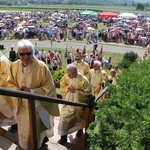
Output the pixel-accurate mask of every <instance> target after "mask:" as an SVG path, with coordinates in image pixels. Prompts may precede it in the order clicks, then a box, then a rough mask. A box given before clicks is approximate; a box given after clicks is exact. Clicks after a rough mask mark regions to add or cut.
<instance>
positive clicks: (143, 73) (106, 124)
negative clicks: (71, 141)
mask: <svg viewBox="0 0 150 150" xmlns="http://www.w3.org/2000/svg"><path fill="white" fill-rule="evenodd" d="M149 66H150V61H145V62H142V63H141V64H137V63H135V64H134V65H132V66H131V67H130V68H129V69H128V70H125V71H124V72H123V74H122V75H121V76H120V78H119V80H118V86H117V87H114V86H112V85H111V86H110V87H109V88H108V92H109V94H108V95H109V97H108V98H107V99H105V100H104V101H102V102H99V103H98V104H97V109H96V110H95V111H94V114H95V116H96V120H95V122H92V123H91V124H90V126H89V128H88V130H87V133H88V134H89V138H88V142H89V149H90V150H150V92H149V91H150V86H149V85H150V69H148V68H149Z"/></svg>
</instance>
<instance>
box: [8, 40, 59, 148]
mask: <svg viewBox="0 0 150 150" xmlns="http://www.w3.org/2000/svg"><path fill="white" fill-rule="evenodd" d="M17 49H18V56H19V58H20V59H19V60H17V61H15V62H12V64H11V67H10V73H11V76H10V79H9V80H8V84H9V88H12V89H16V90H21V91H25V92H31V93H35V94H41V95H45V96H50V97H56V88H55V85H54V82H53V78H52V75H51V73H50V71H49V69H48V67H47V66H46V65H45V63H44V62H42V61H40V60H38V59H37V58H36V57H34V56H33V50H34V47H33V44H32V43H31V42H30V41H29V40H21V41H19V42H18V45H17ZM17 102H18V112H17V124H18V139H19V145H20V146H21V148H22V149H24V150H30V149H31V143H30V142H31V139H30V129H29V107H28V100H27V99H21V98H18V99H17ZM35 110H36V126H37V141H38V148H40V147H41V146H42V143H43V141H44V140H45V138H47V140H48V137H51V136H53V130H52V129H53V126H54V122H53V118H54V116H58V115H59V109H58V105H56V104H54V103H48V102H42V101H35ZM43 113H46V114H48V115H47V116H46V119H45V121H43V119H42V117H41V115H42V114H43Z"/></svg>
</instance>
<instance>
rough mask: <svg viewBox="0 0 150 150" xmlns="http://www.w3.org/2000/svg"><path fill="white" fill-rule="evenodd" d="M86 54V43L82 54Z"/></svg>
mask: <svg viewBox="0 0 150 150" xmlns="http://www.w3.org/2000/svg"><path fill="white" fill-rule="evenodd" d="M85 54H86V45H84V47H83V51H82V56H84V55H85Z"/></svg>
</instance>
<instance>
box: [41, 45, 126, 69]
mask: <svg viewBox="0 0 150 150" xmlns="http://www.w3.org/2000/svg"><path fill="white" fill-rule="evenodd" d="M40 49H44V50H45V51H46V52H47V51H49V48H44V47H43V48H42V47H40ZM54 49H55V50H57V51H59V50H61V52H62V56H63V65H62V68H65V67H66V65H67V60H66V58H65V57H64V56H65V51H66V49H59V48H54ZM68 50H69V49H68ZM75 51H76V50H75V49H73V53H75ZM87 53H88V54H90V50H87ZM103 57H104V58H108V57H111V58H112V65H113V66H114V65H116V64H118V63H120V62H121V61H122V58H123V55H121V54H118V53H110V52H103Z"/></svg>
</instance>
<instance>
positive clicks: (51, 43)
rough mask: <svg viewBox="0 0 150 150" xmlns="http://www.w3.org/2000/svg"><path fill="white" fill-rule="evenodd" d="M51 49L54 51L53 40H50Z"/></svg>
mask: <svg viewBox="0 0 150 150" xmlns="http://www.w3.org/2000/svg"><path fill="white" fill-rule="evenodd" d="M50 50H51V52H52V51H53V42H52V40H51V41H50Z"/></svg>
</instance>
